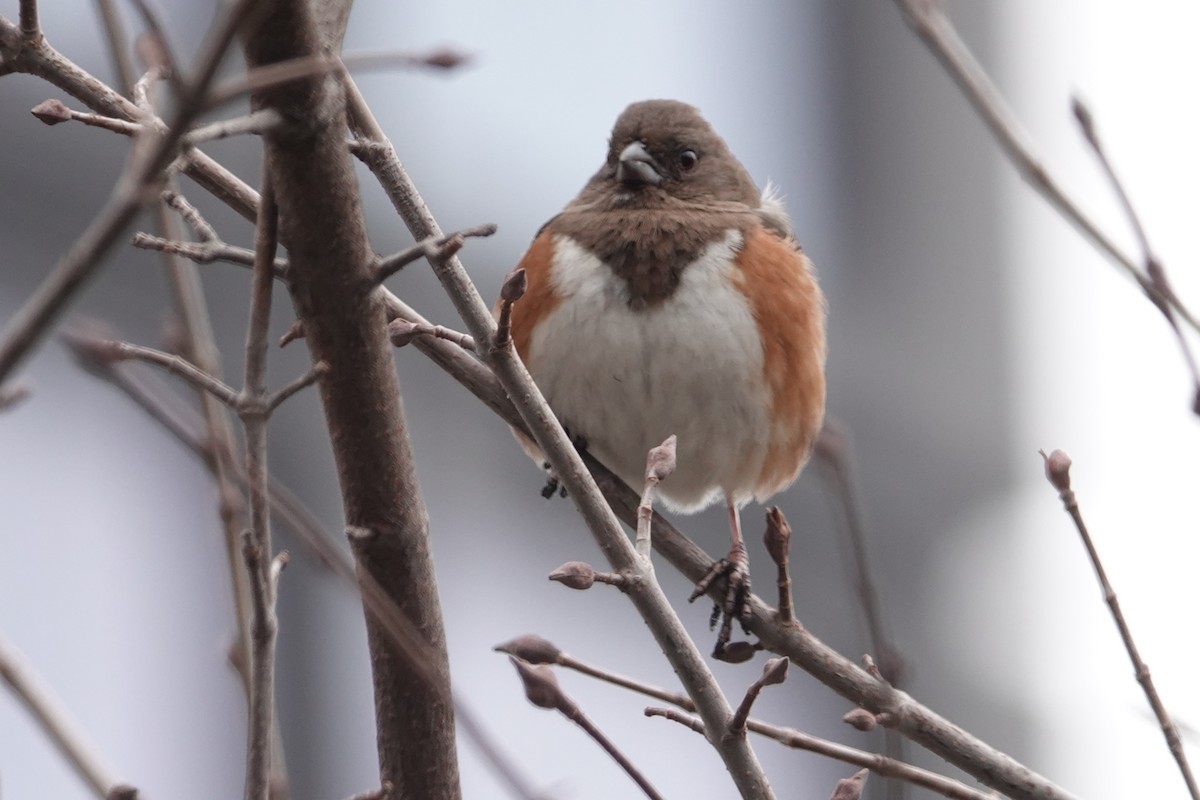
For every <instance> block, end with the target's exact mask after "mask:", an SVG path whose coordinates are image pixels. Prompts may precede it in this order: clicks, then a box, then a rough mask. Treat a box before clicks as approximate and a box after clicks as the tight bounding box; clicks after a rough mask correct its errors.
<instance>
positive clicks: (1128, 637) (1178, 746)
mask: <svg viewBox="0 0 1200 800" xmlns="http://www.w3.org/2000/svg"><path fill="white" fill-rule="evenodd" d="M1040 452H1041V454H1042V458H1043V460H1044V461H1045V464H1046V480H1048V481H1049V482H1050V484H1051V485H1052V486H1053V487H1054V488H1055V489H1057V490H1058V496H1059V499H1061V500H1062V504H1063V508H1064V509H1065V510H1066V512H1067V514H1068V515H1070V517H1071V521H1072V522H1074V523H1075V530H1077V531H1079V538H1080V539H1082V540H1083V546H1084V547H1085V548H1086V549H1087V553H1088V560H1090V561H1091V562H1092V569H1093V570H1095V572H1096V580H1098V581H1099V582H1100V589H1101V590H1102V591H1103V592H1104V602H1105V603H1106V604H1108V610H1109V611H1110V612H1111V613H1112V618H1113V622H1115V623H1116V624H1117V630H1118V631H1119V632H1120V634H1121V642H1122V643H1123V644H1124V645H1125V651H1126V652H1127V653H1128V654H1129V661H1130V662H1131V663H1132V664H1133V671H1134V675H1136V676H1137V682H1138V683H1139V684H1141V687H1142V691H1143V692H1144V693H1145V694H1146V699H1147V700H1148V701H1149V702H1150V708H1151V709H1152V710H1153V711H1154V718H1155V719H1157V720H1158V724H1159V727H1161V728H1162V732H1163V737H1164V738H1165V739H1166V740H1167V747H1168V749H1170V751H1171V755H1172V756H1174V757H1175V763H1176V764H1178V765H1179V772H1180V774H1182V776H1183V780H1184V783H1186V784H1187V788H1188V793H1189V794H1190V795H1191V797H1192V800H1200V786H1197V783H1196V777H1195V775H1193V774H1192V769H1191V767H1190V766H1189V765H1188V760H1187V753H1186V752H1184V749H1183V741H1182V739H1181V738H1180V736H1179V729H1178V728H1177V727H1175V722H1174V721H1173V720H1172V719H1171V715H1170V714H1168V713H1167V707H1166V706H1165V705H1164V704H1163V701H1162V698H1161V697H1160V696H1159V694H1158V689H1157V688H1155V686H1154V680H1153V679H1152V678H1151V677H1150V667H1149V666H1147V665H1146V662H1145V661H1143V660H1142V657H1141V654H1140V653H1139V652H1138V649H1137V645H1136V644H1135V643H1134V641H1133V631H1131V630H1130V628H1129V623H1128V621H1126V619H1125V614H1124V613H1123V612H1122V611H1121V604H1120V602H1119V601H1118V600H1117V592H1116V590H1115V589H1113V587H1112V584H1111V583H1109V581H1108V574H1107V572H1105V570H1104V564H1103V562H1101V560H1100V552H1099V551H1098V550H1097V549H1096V544H1095V542H1093V541H1092V536H1091V534H1090V533H1088V529H1087V525H1086V524H1084V521H1083V512H1082V511H1080V509H1079V501H1078V500H1077V499H1076V497H1075V492H1074V490H1072V489H1071V459H1070V457H1069V456H1067V454H1066V453H1064V452H1063V451H1062V450H1055V451H1053V452H1051V453H1050V454H1048V455H1047V453H1046V451H1044V450H1042V451H1040Z"/></svg>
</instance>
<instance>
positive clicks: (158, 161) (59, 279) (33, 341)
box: [0, 0, 254, 382]
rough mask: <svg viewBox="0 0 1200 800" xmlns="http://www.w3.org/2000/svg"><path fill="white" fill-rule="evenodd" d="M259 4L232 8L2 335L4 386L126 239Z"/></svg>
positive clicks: (0, 360)
mask: <svg viewBox="0 0 1200 800" xmlns="http://www.w3.org/2000/svg"><path fill="white" fill-rule="evenodd" d="M253 5H254V4H253V3H252V2H250V1H249V0H239V2H237V3H234V4H233V5H231V6H229V7H228V8H227V9H226V11H225V13H224V14H223V15H222V17H221V19H220V21H219V22H218V24H217V26H216V32H215V34H214V35H212V36H211V37H210V39H209V41H208V42H207V43H206V46H204V47H202V48H201V50H200V55H199V57H198V64H199V67H198V73H199V75H198V77H197V79H196V81H195V83H194V84H193V90H192V91H189V92H188V93H187V94H186V95H185V96H183V97H181V98H180V103H179V108H178V109H177V111H176V113H175V117H174V119H173V121H172V124H171V125H170V126H169V127H168V129H167V131H166V132H165V133H164V134H163V135H161V136H159V137H157V139H156V140H155V141H153V142H152V143H151V144H150V145H149V146H148V147H146V148H144V149H135V152H134V156H133V158H132V160H131V162H130V164H129V166H128V167H127V168H126V170H125V172H123V173H122V176H121V178H120V179H119V180H118V182H117V185H116V187H114V190H113V193H112V196H111V197H110V199H109V201H108V203H107V204H106V205H105V206H104V208H103V209H102V210H101V211H100V213H99V214H98V215H97V216H96V218H95V219H94V220H93V221H92V224H91V225H90V226H89V227H88V229H87V231H85V232H84V234H83V235H82V236H81V237H80V238H79V239H78V240H77V241H76V242H75V244H74V245H73V246H72V247H71V248H70V250H68V252H67V254H66V255H65V256H63V258H62V259H61V260H60V261H59V263H58V264H57V265H56V266H55V268H54V270H53V271H51V273H50V275H49V276H48V277H47V278H46V279H45V280H44V281H43V282H42V284H41V285H40V286H39V287H38V289H37V290H36V291H35V292H34V294H33V296H32V297H30V298H29V299H28V300H27V301H26V302H25V304H24V305H23V306H22V307H21V309H20V310H19V311H18V312H17V313H16V314H15V315H13V317H12V319H11V320H10V321H9V324H8V325H7V326H6V327H5V329H4V331H3V333H2V334H0V382H3V381H4V380H5V379H6V378H7V377H8V376H9V375H10V373H12V371H13V370H14V369H15V368H16V367H17V366H19V364H20V363H21V362H22V361H23V360H24V359H25V357H26V356H27V355H28V354H29V353H30V351H31V350H32V349H33V348H34V347H35V346H36V345H37V344H38V343H39V342H40V341H41V340H42V338H43V337H44V336H45V335H46V332H47V331H48V330H49V328H50V326H51V324H52V323H53V322H54V321H55V320H56V319H57V318H58V316H59V315H60V314H61V313H62V312H63V310H64V309H65V308H66V306H67V304H68V303H69V302H70V301H71V300H72V299H73V298H74V296H75V295H76V294H77V293H78V291H79V289H80V288H81V287H82V286H83V285H84V283H85V282H86V281H87V279H88V278H90V277H91V276H92V275H93V274H94V272H95V271H96V269H97V268H98V267H99V266H100V265H101V264H102V263H103V261H104V259H105V257H106V256H107V255H108V254H109V253H110V251H111V250H112V248H113V247H114V246H115V245H116V243H117V242H118V241H119V240H120V239H121V238H123V233H124V232H125V231H126V230H127V229H128V228H129V226H130V225H131V224H132V222H133V219H134V217H135V216H136V214H137V212H138V210H139V209H140V207H141V205H142V204H143V203H144V202H145V194H146V192H145V189H146V187H148V186H151V185H153V184H154V183H155V182H156V181H157V180H159V178H160V176H161V174H162V171H163V170H164V169H165V168H166V167H167V165H168V164H169V163H170V162H171V160H172V159H173V158H174V154H175V151H176V149H177V145H178V143H179V140H180V138H181V137H182V136H183V134H184V132H185V130H186V128H187V126H188V124H189V123H190V122H191V121H192V120H193V119H195V117H196V115H198V114H199V113H200V111H201V107H200V106H201V104H200V103H199V102H198V100H199V98H200V96H201V95H202V94H203V93H204V92H205V90H206V89H207V87H208V83H209V81H211V79H212V77H213V75H214V74H215V72H216V69H217V65H218V63H219V62H220V60H221V57H222V56H223V55H224V53H225V51H226V49H227V48H228V45H229V44H230V42H231V41H232V39H233V37H234V35H235V34H236V33H237V31H238V30H239V29H240V27H241V23H242V20H243V16H244V14H245V13H246V12H247V10H248V9H249V8H250V7H253ZM23 8H24V7H23ZM29 9H30V10H31V11H32V9H33V6H32V5H30V6H29Z"/></svg>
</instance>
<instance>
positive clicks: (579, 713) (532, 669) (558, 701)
mask: <svg viewBox="0 0 1200 800" xmlns="http://www.w3.org/2000/svg"><path fill="white" fill-rule="evenodd" d="M508 660H509V661H510V662H512V665H513V666H514V667H516V669H517V674H518V675H520V676H521V683H523V684H524V686H525V697H526V698H527V699H528V700H529V702H531V703H533V704H534V705H535V706H537V707H538V708H546V709H552V710H554V711H558V712H559V713H560V714H562V715H563V716H564V717H566V718H567V719H569V720H571V721H572V722H574V723H575V724H576V725H578V726H579V727H581V728H583V730H584V731H585V732H586V733H587V735H588V736H590V737H592V739H593V740H594V741H595V742H596V744H598V745H600V746H601V747H602V748H604V751H605V752H606V753H608V755H609V757H610V758H612V760H613V761H616V762H617V764H618V765H619V766H620V767H621V769H623V770H625V774H626V775H628V776H629V777H630V778H632V779H633V781H634V783H636V784H637V785H638V788H639V789H641V790H642V793H643V794H645V795H646V797H649V798H651V800H662V795H660V794H659V793H658V791H657V790H656V789H655V788H654V786H653V785H651V783H650V781H649V780H647V778H646V776H645V775H643V774H642V771H641V770H639V769H638V768H637V767H636V766H634V764H633V762H632V761H630V760H629V759H628V758H626V756H625V754H624V753H622V752H621V751H620V750H619V749H618V748H617V746H616V745H615V744H613V742H612V741H611V740H610V739H609V738H608V737H607V736H605V735H604V732H603V731H601V730H600V729H599V728H597V727H596V725H595V723H593V722H592V721H591V719H589V718H588V716H587V715H586V714H584V713H583V709H582V708H580V706H579V704H578V703H576V702H575V701H574V700H572V699H571V698H570V697H568V696H567V694H566V692H564V691H563V690H562V689H561V688H560V687H559V685H558V679H557V678H555V677H554V670H552V669H550V667H547V666H530V665H529V664H526V663H525V662H524V661H521V660H520V659H519V658H514V657H512V656H509V658H508Z"/></svg>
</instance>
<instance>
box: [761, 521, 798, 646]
mask: <svg viewBox="0 0 1200 800" xmlns="http://www.w3.org/2000/svg"><path fill="white" fill-rule="evenodd" d="M763 544H764V545H765V546H766V548H767V553H768V554H769V555H770V556H771V560H772V561H774V562H775V568H776V575H775V588H776V589H777V590H778V592H779V624H780V625H791V624H792V623H794V622H795V621H796V617H795V613H794V611H793V609H792V574H791V570H789V569H788V559H789V555H790V552H789V551H790V550H791V546H792V526H791V525H788V521H787V519H786V518H784V516H783V512H782V511H780V510H779V506H771V508H769V509H767V530H766V532H765V533H764V534H763Z"/></svg>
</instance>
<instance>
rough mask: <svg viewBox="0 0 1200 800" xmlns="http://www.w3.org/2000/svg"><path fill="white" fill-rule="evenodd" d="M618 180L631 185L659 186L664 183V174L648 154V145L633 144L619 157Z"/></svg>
mask: <svg viewBox="0 0 1200 800" xmlns="http://www.w3.org/2000/svg"><path fill="white" fill-rule="evenodd" d="M617 180H618V181H620V182H621V183H624V184H629V185H639V184H646V185H650V186H658V185H659V184H660V183H662V173H660V172H659V171H658V165H657V164H656V163H654V158H653V157H652V156H651V155H650V154H649V153H648V152H646V145H644V144H642V143H641V142H633V143H632V144H630V145H629V146H628V147H626V148H625V149H624V150H622V151H621V155H620V156H618V161H617Z"/></svg>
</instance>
